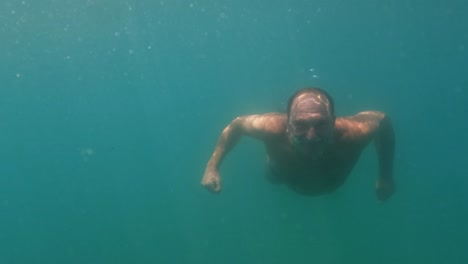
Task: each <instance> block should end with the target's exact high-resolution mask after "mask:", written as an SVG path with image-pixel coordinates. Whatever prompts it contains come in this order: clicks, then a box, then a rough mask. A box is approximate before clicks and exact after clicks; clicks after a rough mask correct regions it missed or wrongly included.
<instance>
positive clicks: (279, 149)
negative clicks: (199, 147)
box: [202, 95, 394, 200]
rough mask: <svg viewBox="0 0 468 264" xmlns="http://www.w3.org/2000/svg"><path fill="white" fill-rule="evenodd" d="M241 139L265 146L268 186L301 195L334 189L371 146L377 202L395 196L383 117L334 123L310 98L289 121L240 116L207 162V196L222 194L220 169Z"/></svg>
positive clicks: (373, 114) (390, 140)
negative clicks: (375, 165)
mask: <svg viewBox="0 0 468 264" xmlns="http://www.w3.org/2000/svg"><path fill="white" fill-rule="evenodd" d="M242 136H249V137H253V138H256V139H258V140H260V141H262V142H263V143H264V145H265V148H266V153H267V160H268V163H269V164H270V166H269V167H270V168H271V171H269V172H267V177H268V179H269V180H270V181H271V182H273V183H279V184H285V185H287V186H289V187H290V188H291V189H292V190H294V191H296V192H298V193H301V194H305V195H321V194H326V193H330V192H332V191H334V190H336V189H337V188H338V187H339V186H341V185H342V184H343V183H344V182H345V180H346V178H347V177H348V176H349V175H350V173H351V171H352V169H353V167H354V166H355V165H356V163H357V161H358V160H359V156H360V154H361V152H362V150H363V149H364V148H365V147H366V146H367V145H368V144H369V142H371V141H374V143H375V147H376V150H377V155H378V161H379V171H378V175H377V176H378V177H377V183H376V194H377V198H378V199H379V200H385V199H387V198H389V197H390V196H391V195H392V194H393V192H394V183H393V155H394V135H393V128H392V125H391V122H390V120H389V118H388V117H387V116H386V115H385V114H384V113H382V112H377V111H368V112H361V113H358V114H356V115H354V116H349V117H342V118H336V119H335V117H334V116H333V115H332V114H331V113H330V107H329V106H328V105H327V102H326V100H323V98H320V97H317V95H313V96H303V97H301V96H299V97H298V98H297V99H296V101H295V102H294V103H293V104H292V106H291V111H290V115H289V117H288V116H286V115H285V114H281V113H267V114H263V115H249V116H242V117H238V118H236V119H234V120H233V121H232V122H231V123H230V124H229V125H228V126H227V127H226V128H225V129H224V130H223V132H222V134H221V136H220V138H219V140H218V144H217V146H216V148H215V151H214V152H213V155H212V156H211V158H210V160H209V161H208V164H207V167H206V171H205V174H204V176H203V179H202V185H203V186H205V187H206V188H207V189H208V190H209V191H212V192H219V191H221V177H220V174H219V166H220V164H221V162H222V160H223V158H224V157H225V155H226V154H227V153H228V152H229V151H230V150H231V149H232V148H233V147H234V146H235V144H236V143H237V141H238V140H239V139H240V138H241V137H242Z"/></svg>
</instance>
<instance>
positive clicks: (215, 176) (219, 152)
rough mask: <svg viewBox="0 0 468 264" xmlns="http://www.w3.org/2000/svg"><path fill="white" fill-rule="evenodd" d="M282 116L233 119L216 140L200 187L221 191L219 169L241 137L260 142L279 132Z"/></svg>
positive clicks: (273, 114) (254, 116)
mask: <svg viewBox="0 0 468 264" xmlns="http://www.w3.org/2000/svg"><path fill="white" fill-rule="evenodd" d="M282 119H284V117H283V115H281V114H276V113H271V114H264V115H249V116H241V117H237V118H236V119H234V120H233V121H232V122H231V123H230V124H229V125H228V126H227V127H226V128H224V130H223V132H222V133H221V136H220V137H219V139H218V143H217V144H216V147H215V150H214V152H213V154H212V155H211V158H210V160H209V161H208V164H207V166H206V170H205V174H204V176H203V179H202V182H201V183H202V185H203V186H205V188H207V189H208V190H210V191H212V192H219V191H221V177H220V175H219V167H220V165H221V163H222V161H223V159H224V157H225V156H226V155H227V153H228V152H229V151H230V150H231V149H232V148H233V147H234V146H235V145H236V143H237V142H238V141H239V139H240V137H241V136H243V135H246V136H251V137H254V138H257V139H260V140H264V139H266V138H267V137H268V136H269V135H273V134H277V133H280V132H281V129H282V128H283V122H282Z"/></svg>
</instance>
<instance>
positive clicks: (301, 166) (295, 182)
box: [267, 145, 360, 195]
mask: <svg viewBox="0 0 468 264" xmlns="http://www.w3.org/2000/svg"><path fill="white" fill-rule="evenodd" d="M359 153H360V151H357V150H356V149H353V148H350V147H342V146H337V147H333V148H332V149H330V151H329V152H327V154H326V155H324V157H323V158H321V159H318V160H311V159H307V158H306V157H303V156H300V155H298V154H297V153H296V152H294V151H292V150H291V149H290V148H289V147H288V146H282V145H272V146H267V154H268V158H269V165H270V166H269V168H270V169H271V170H273V171H272V172H271V173H273V174H274V175H275V177H278V180H280V181H281V182H283V183H284V184H286V185H288V186H289V187H291V188H292V189H294V190H295V191H297V192H300V193H304V194H309V195H316V194H321V193H327V192H331V191H333V190H335V189H336V188H338V187H339V186H340V185H342V184H343V182H344V181H345V180H346V178H347V177H348V176H349V174H350V173H351V171H352V168H353V167H354V165H355V164H356V162H357V160H358V159H359Z"/></svg>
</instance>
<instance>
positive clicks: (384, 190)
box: [375, 177, 395, 201]
mask: <svg viewBox="0 0 468 264" xmlns="http://www.w3.org/2000/svg"><path fill="white" fill-rule="evenodd" d="M375 191H376V193H377V199H379V200H380V201H385V200H387V199H388V198H390V196H392V194H393V193H394V192H395V183H394V182H393V179H392V178H383V177H380V178H379V179H378V180H377V184H376V190H375Z"/></svg>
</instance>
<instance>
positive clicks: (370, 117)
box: [335, 111, 387, 140]
mask: <svg viewBox="0 0 468 264" xmlns="http://www.w3.org/2000/svg"><path fill="white" fill-rule="evenodd" d="M386 118H387V115H386V114H385V113H383V112H379V111H365V112H359V113H357V114H356V115H353V116H347V117H341V118H337V119H336V122H335V127H336V129H337V130H338V131H339V132H341V133H340V134H341V138H342V139H351V140H368V139H370V138H372V136H373V135H374V133H375V131H377V129H378V128H379V126H380V123H381V122H382V120H384V119H386Z"/></svg>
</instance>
